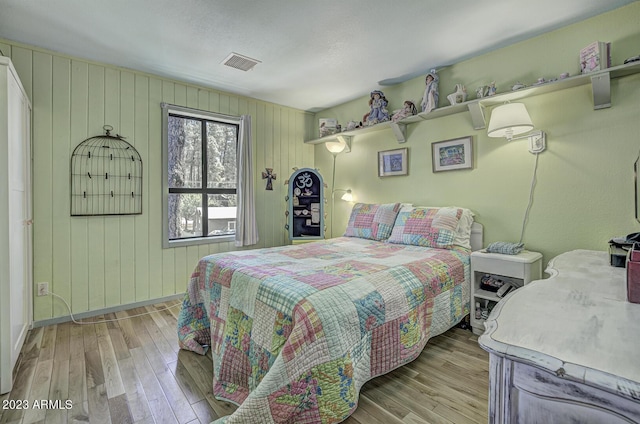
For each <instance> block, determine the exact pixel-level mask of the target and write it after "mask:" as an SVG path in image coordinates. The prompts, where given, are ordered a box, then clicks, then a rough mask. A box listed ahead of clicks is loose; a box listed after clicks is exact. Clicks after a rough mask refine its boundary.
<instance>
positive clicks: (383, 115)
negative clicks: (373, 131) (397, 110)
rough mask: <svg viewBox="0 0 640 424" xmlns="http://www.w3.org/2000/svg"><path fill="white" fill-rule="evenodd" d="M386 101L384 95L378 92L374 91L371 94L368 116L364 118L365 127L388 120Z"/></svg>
mask: <svg viewBox="0 0 640 424" xmlns="http://www.w3.org/2000/svg"><path fill="white" fill-rule="evenodd" d="M387 104H388V102H387V99H386V98H385V97H384V93H383V92H382V91H380V90H374V91H372V92H371V98H370V99H369V107H370V108H371V110H370V111H369V115H368V116H367V118H366V121H367V125H375V124H377V123H379V122H384V121H388V120H389V112H388V111H387Z"/></svg>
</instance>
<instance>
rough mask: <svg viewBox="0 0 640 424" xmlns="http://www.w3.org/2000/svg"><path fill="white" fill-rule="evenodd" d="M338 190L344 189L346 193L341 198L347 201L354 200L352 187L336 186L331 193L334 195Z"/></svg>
mask: <svg viewBox="0 0 640 424" xmlns="http://www.w3.org/2000/svg"><path fill="white" fill-rule="evenodd" d="M337 191H344V194H343V195H342V197H341V198H340V199H342V200H344V201H345V202H353V193H352V192H351V189H350V188H348V189H344V188H336V189H335V190H333V193H331V195H332V196H333V195H334V194H335V193H336V192H337Z"/></svg>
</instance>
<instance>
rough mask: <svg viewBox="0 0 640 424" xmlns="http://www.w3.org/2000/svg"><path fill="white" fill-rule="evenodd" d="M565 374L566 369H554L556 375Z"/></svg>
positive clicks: (562, 375) (561, 375)
mask: <svg viewBox="0 0 640 424" xmlns="http://www.w3.org/2000/svg"><path fill="white" fill-rule="evenodd" d="M565 374H566V371H565V370H564V368H562V367H560V368H558V369H557V370H556V375H557V376H558V377H564V376H565Z"/></svg>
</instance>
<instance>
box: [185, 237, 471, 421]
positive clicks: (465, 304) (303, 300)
mask: <svg viewBox="0 0 640 424" xmlns="http://www.w3.org/2000/svg"><path fill="white" fill-rule="evenodd" d="M469 254H470V251H469V250H467V249H465V248H460V247H454V248H452V249H434V248H427V247H420V246H408V245H401V244H390V243H384V242H379V241H373V240H366V239H362V238H354V237H339V238H336V239H331V240H325V241H317V242H313V243H307V244H301V245H292V246H283V247H275V248H269V249H258V250H244V251H235V252H228V253H222V254H216V255H210V256H206V257H204V258H202V259H201V260H200V261H199V263H198V265H197V267H196V269H195V270H194V272H193V274H192V276H191V279H190V282H189V285H188V288H187V293H186V295H185V298H184V301H183V305H182V309H181V311H180V316H179V320H178V336H179V339H180V346H181V347H182V348H183V349H188V350H192V351H194V352H198V353H200V354H205V353H206V351H207V349H208V348H210V349H211V350H212V356H213V368H214V376H213V393H214V395H215V396H216V397H217V398H218V399H222V400H226V401H229V402H233V403H235V404H237V405H239V407H238V409H237V410H236V411H235V412H234V413H233V414H232V415H230V416H227V417H223V418H221V419H219V420H218V421H216V423H226V424H232V423H247V422H256V423H257V422H259V423H309V424H312V423H338V422H341V421H343V420H345V419H346V418H347V417H348V416H349V415H350V414H351V413H353V411H354V410H355V408H356V406H357V402H358V394H359V392H360V388H361V387H362V385H363V384H364V383H365V382H367V381H368V380H370V379H371V378H373V377H376V376H378V375H382V374H384V373H387V372H389V371H391V370H393V369H395V368H397V367H399V366H401V365H403V364H406V363H408V362H410V361H412V360H413V359H415V358H416V357H417V356H418V355H419V354H420V352H421V351H422V349H423V348H424V346H425V344H426V343H427V340H428V339H429V338H430V337H433V336H435V335H438V334H440V333H442V332H444V331H446V330H447V329H449V328H450V327H452V326H453V325H455V324H456V323H457V322H459V321H460V320H461V319H462V318H463V317H464V316H465V315H467V314H468V313H469V291H470V287H469V262H470V261H469V259H470V255H469Z"/></svg>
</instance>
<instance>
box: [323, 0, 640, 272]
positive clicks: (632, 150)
mask: <svg viewBox="0 0 640 424" xmlns="http://www.w3.org/2000/svg"><path fill="white" fill-rule="evenodd" d="M470 30H472V29H470ZM505 30H507V29H505ZM596 40H599V41H611V43H612V63H613V65H614V66H615V65H619V64H622V62H623V61H624V59H625V58H628V57H630V56H635V55H637V54H640V3H639V2H635V3H633V4H631V5H628V6H625V7H623V8H620V9H616V10H614V11H612V12H609V13H606V14H602V15H599V16H597V17H595V18H592V19H589V20H586V21H583V22H580V23H577V24H574V25H571V26H567V27H565V28H562V29H559V30H556V31H553V32H549V33H546V34H543V35H541V36H538V37H536V38H534V39H531V40H528V41H524V42H520V43H517V44H515V45H513V46H510V47H507V48H503V49H499V50H496V51H493V52H490V53H487V54H484V55H482V56H479V57H476V58H473V59H470V60H467V61H464V62H461V63H459V64H456V65H453V66H450V67H447V68H444V69H442V70H440V71H439V76H440V87H439V88H440V90H439V91H440V103H439V105H440V106H441V107H442V106H446V105H448V104H449V103H448V101H447V100H446V95H448V94H450V93H452V92H453V91H454V87H455V84H456V83H463V84H465V86H466V87H467V90H468V91H469V99H472V98H474V97H475V89H476V87H478V86H480V85H484V84H488V83H489V82H491V81H495V82H496V86H497V88H498V93H501V92H505V91H510V87H511V86H512V85H513V84H514V83H515V82H516V81H521V82H523V83H525V84H527V85H529V84H531V83H532V82H534V81H536V80H537V78H538V77H545V78H547V79H549V78H553V77H557V76H558V75H560V74H561V73H562V72H570V73H571V74H572V75H575V74H577V73H579V67H578V52H579V50H580V48H582V47H584V46H586V45H587V44H589V43H590V42H592V41H596ZM375 88H376V87H375V86H373V87H372V89H375ZM423 90H424V77H422V76H421V77H418V78H415V79H413V80H410V81H408V82H405V83H403V84H399V85H396V86H392V87H384V88H383V91H384V93H385V95H386V97H387V99H388V100H389V102H390V104H389V110H390V111H391V110H394V109H399V108H400V107H401V106H402V102H403V101H404V100H406V99H413V100H414V101H415V102H416V103H419V101H420V99H421V97H422V92H423ZM611 96H612V107H611V108H608V109H603V110H597V111H596V110H594V109H593V101H592V98H591V86H590V85H583V86H580V87H575V88H571V89H566V90H562V91H557V92H553V93H549V94H544V95H538V96H535V97H529V98H526V99H524V100H522V102H523V103H524V104H525V105H526V106H527V109H528V111H529V113H530V115H531V118H532V120H533V122H534V125H535V127H536V129H541V130H544V131H546V132H547V146H548V147H547V150H546V151H545V152H543V153H542V154H540V155H539V164H538V174H537V184H536V187H535V192H534V201H533V206H532V209H531V212H530V215H529V220H528V224H527V227H526V232H525V237H524V242H525V245H526V248H528V249H529V250H535V251H540V252H542V253H543V254H544V260H545V264H546V262H547V261H548V260H549V259H551V258H552V257H554V256H556V255H558V254H560V253H562V252H564V251H567V250H572V249H594V250H607V248H608V244H607V242H608V240H609V239H610V238H611V237H613V236H618V235H624V234H627V233H630V232H635V231H640V225H639V224H638V223H637V222H636V221H635V218H634V195H633V193H634V185H633V162H634V161H635V159H636V157H637V156H638V152H639V150H640V74H635V75H632V76H628V77H624V78H619V79H615V80H612V83H611ZM367 102H368V97H363V98H361V99H357V100H355V101H352V102H349V103H346V104H343V105H340V106H338V107H335V108H331V109H327V110H324V111H321V112H318V113H317V114H316V119H317V118H329V117H335V118H338V121H339V122H340V123H342V124H345V123H346V122H348V121H349V120H350V119H354V120H360V119H361V117H362V116H363V115H364V114H365V113H366V112H367V111H368V104H367ZM485 114H486V118H487V122H488V118H489V116H490V110H487V111H486V112H485ZM316 122H317V121H316ZM468 135H472V136H473V139H474V144H473V148H474V168H473V169H472V170H460V171H450V172H440V173H433V172H432V170H431V169H432V161H431V143H433V142H436V141H441V140H448V139H452V138H457V137H463V136H468ZM407 136H408V137H407V142H406V143H404V144H398V143H397V141H396V140H395V138H394V136H393V134H392V133H391V131H390V130H389V131H378V132H373V133H367V134H363V135H361V136H357V137H355V138H354V141H353V145H352V146H351V152H350V153H342V154H339V155H338V156H337V158H336V182H335V186H336V187H337V188H351V189H352V190H353V191H354V195H355V196H356V201H360V202H369V203H374V202H396V201H402V202H411V203H413V204H416V205H431V206H444V205H459V206H465V207H468V208H470V209H471V210H473V211H474V212H475V214H476V220H477V221H478V222H480V223H482V224H484V228H485V238H484V241H485V245H486V244H488V243H490V242H493V241H518V239H519V238H520V232H521V227H522V221H523V217H524V212H525V209H526V206H527V202H528V196H529V187H530V184H531V179H532V175H533V169H534V163H535V156H534V155H532V154H531V153H529V152H528V150H527V143H526V141H513V142H507V141H506V140H505V139H495V138H489V137H488V136H487V134H486V129H485V130H474V129H473V126H472V124H471V118H470V115H469V114H468V113H467V112H464V113H460V114H456V115H451V116H447V117H443V118H439V119H434V120H428V121H423V122H421V123H419V124H414V125H411V126H409V127H408V132H407ZM399 147H407V148H408V149H409V175H408V176H398V177H386V178H379V177H378V176H377V152H378V151H382V150H389V149H395V148H399ZM315 153H316V155H315V158H316V163H315V165H316V167H319V168H321V169H327V170H330V169H331V166H332V165H331V161H332V157H331V155H330V154H329V153H328V151H327V150H326V149H325V148H324V146H323V145H322V144H319V145H316V147H315ZM325 174H326V175H327V178H326V180H327V183H328V184H329V186H331V181H330V175H331V174H330V172H325ZM350 208H351V205H350V204H347V203H346V202H342V201H339V200H336V206H335V211H334V215H335V216H334V217H333V219H334V225H333V228H334V236H335V235H339V234H340V231H341V230H342V229H344V227H345V225H346V222H347V219H348V216H349V212H350ZM331 217H332V214H331V213H330V212H329V216H328V219H331ZM327 222H328V223H329V221H327Z"/></svg>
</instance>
